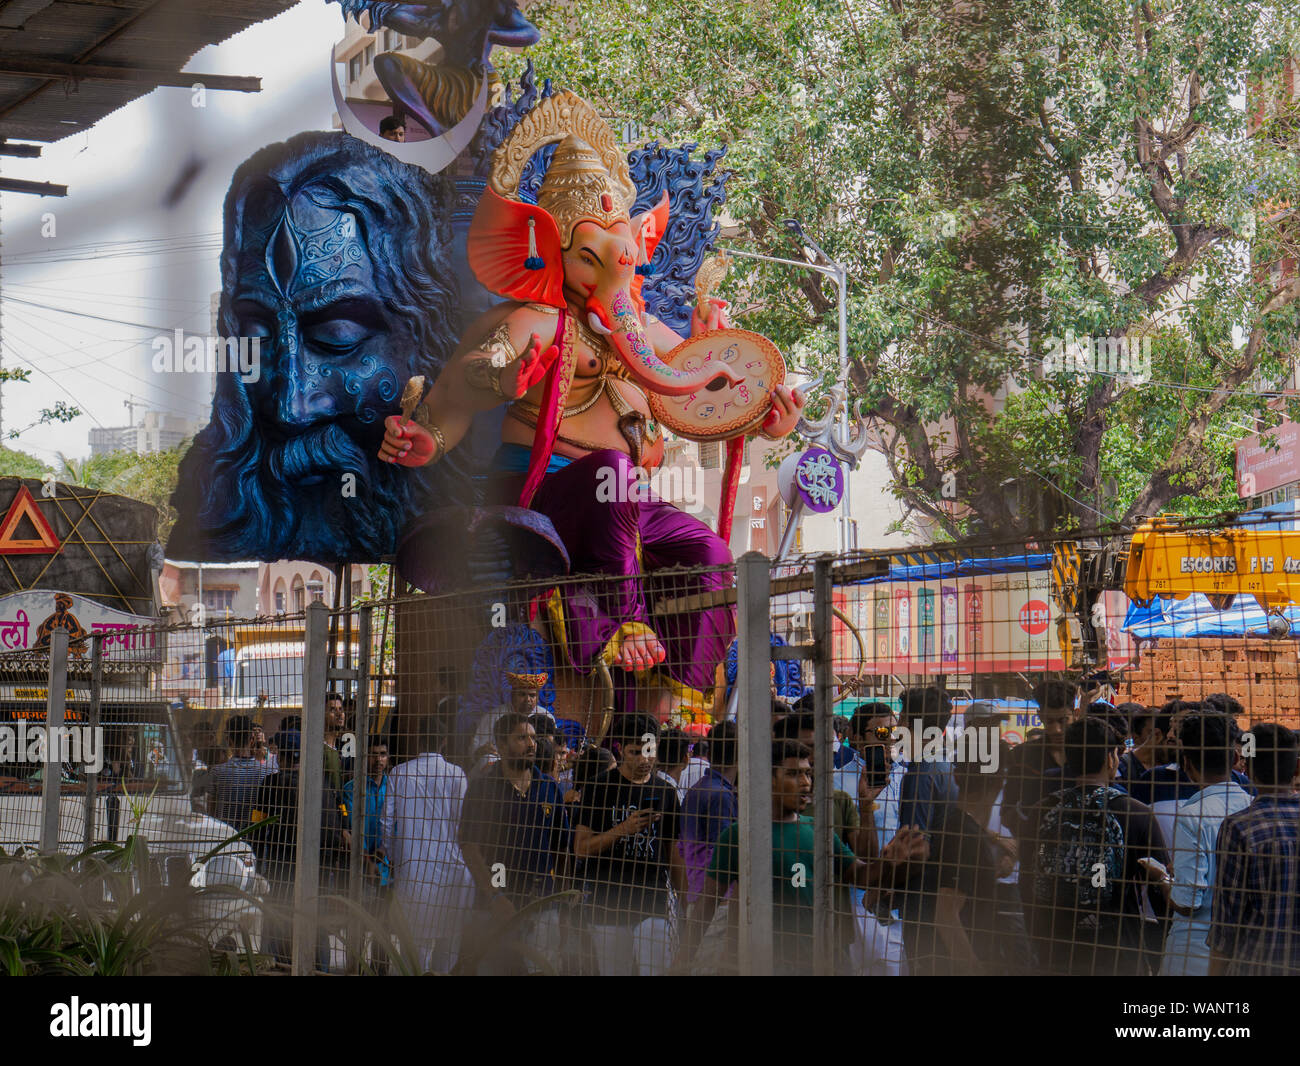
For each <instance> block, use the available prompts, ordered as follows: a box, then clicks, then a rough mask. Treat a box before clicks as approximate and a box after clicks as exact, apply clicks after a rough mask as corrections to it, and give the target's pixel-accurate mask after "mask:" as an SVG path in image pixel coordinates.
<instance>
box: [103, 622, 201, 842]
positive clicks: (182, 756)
mask: <svg viewBox="0 0 1300 1066" xmlns="http://www.w3.org/2000/svg"><path fill="white" fill-rule="evenodd" d="M103 689H104V637H103V635H102V634H96V635H95V636H93V637H91V638H90V714H89V716H88V717H89V719H90V721H89V722H88V723H87V724H88V726H89V727H90V732H91V735H92V736H94V737H95V743H96V746H97V747H98V749H99V752H100V754H101V756H103V755H106V754H107V752H105V751H104V745H103V741H102V739H101V734H100V732H99V717H100V700H101V699H102V698H103ZM177 742H178V743H179V739H178V741H177ZM179 757H180V758H182V759H183V758H184V757H185V756H184V753H182V754H181V755H180V756H179ZM98 810H99V772H98V771H96V770H90V769H87V771H86V824H85V826H84V827H83V828H84V830H85V832H84V834H83V837H82V843H83V844H84V845H85V846H86V847H87V848H89V847H91V846H92V845H93V844H94V843H95V814H96V813H97V812H98ZM113 843H115V844H116V843H117V841H113Z"/></svg>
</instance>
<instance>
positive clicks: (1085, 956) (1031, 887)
mask: <svg viewBox="0 0 1300 1066" xmlns="http://www.w3.org/2000/svg"><path fill="white" fill-rule="evenodd" d="M1120 750H1121V738H1120V736H1119V734H1118V733H1116V732H1115V730H1114V729H1113V728H1111V726H1110V725H1108V724H1107V723H1106V722H1105V721H1103V720H1101V719H1100V718H1084V719H1082V720H1080V721H1077V722H1072V723H1071V724H1070V725H1069V726H1068V727H1067V728H1066V730H1065V773H1066V776H1067V777H1068V778H1070V779H1072V780H1073V781H1074V784H1073V785H1072V786H1071V787H1069V788H1065V789H1062V790H1061V791H1059V792H1056V793H1054V794H1052V795H1051V796H1048V797H1047V798H1046V799H1044V800H1043V801H1042V802H1041V803H1040V804H1039V805H1038V807H1037V817H1036V818H1035V819H1034V820H1033V824H1034V825H1035V829H1034V831H1033V833H1032V835H1031V836H1030V837H1029V839H1027V840H1022V841H1021V842H1020V857H1021V871H1020V884H1021V892H1022V896H1023V897H1024V900H1025V918H1026V924H1027V925H1028V928H1029V934H1030V938H1031V941H1032V942H1033V946H1034V948H1035V950H1036V951H1037V954H1038V957H1039V965H1040V966H1041V967H1042V968H1043V969H1046V970H1049V971H1051V972H1054V973H1069V974H1087V975H1103V974H1134V975H1147V974H1150V973H1151V972H1152V968H1153V963H1154V962H1158V961H1159V957H1160V950H1161V944H1162V943H1163V940H1164V917H1165V914H1166V912H1167V910H1168V907H1167V903H1166V900H1165V898H1164V897H1163V895H1161V894H1159V893H1154V892H1153V893H1150V894H1149V895H1148V892H1147V882H1148V877H1147V873H1146V871H1145V869H1144V867H1143V864H1142V860H1149V859H1154V860H1156V861H1157V862H1159V863H1161V864H1162V865H1163V866H1166V867H1168V865H1169V862H1170V860H1169V855H1168V852H1167V851H1166V850H1165V845H1164V840H1163V838H1162V837H1161V835H1160V829H1159V826H1158V825H1157V823H1156V820H1155V817H1154V815H1153V814H1152V813H1151V808H1149V807H1148V806H1146V804H1144V803H1140V802H1138V801H1137V800H1135V799H1133V798H1132V797H1131V796H1128V795H1125V794H1124V793H1123V792H1121V791H1120V790H1119V789H1117V788H1115V787H1114V780H1115V771H1116V769H1117V768H1118V766H1119V758H1120ZM1144 912H1145V913H1148V914H1154V915H1155V916H1158V917H1157V918H1156V920H1144V917H1143V915H1144Z"/></svg>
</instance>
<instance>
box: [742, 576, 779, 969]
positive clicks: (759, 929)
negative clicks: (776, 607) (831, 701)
mask: <svg viewBox="0 0 1300 1066" xmlns="http://www.w3.org/2000/svg"><path fill="white" fill-rule="evenodd" d="M770 566H771V562H770V560H769V559H768V558H767V556H766V555H763V554H761V553H760V552H746V553H745V554H744V555H743V556H741V558H740V560H739V561H738V562H737V563H736V616H737V629H736V632H737V640H738V641H739V646H738V651H739V655H738V657H737V667H738V668H737V671H736V687H737V689H738V690H739V692H740V705H739V708H738V714H737V723H736V724H737V726H738V732H739V735H738V739H739V741H740V751H739V755H740V890H739V894H738V897H737V898H738V899H739V901H740V972H741V974H743V975H745V976H756V977H767V976H770V975H771V973H772V790H771V780H772V713H771V706H772V691H771V680H770V671H769V669H768V664H769V663H770V661H771V641H770V638H769V636H768V633H769V625H768V610H769V607H768V598H769V596H768V594H769V590H770V584H771V574H770V572H769V567H770Z"/></svg>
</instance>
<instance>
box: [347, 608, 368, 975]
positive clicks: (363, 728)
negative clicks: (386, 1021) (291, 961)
mask: <svg viewBox="0 0 1300 1066" xmlns="http://www.w3.org/2000/svg"><path fill="white" fill-rule="evenodd" d="M373 612H374V608H373V607H362V608H361V612H360V614H361V617H360V618H359V619H358V620H357V643H358V644H359V645H360V647H359V648H358V655H357V663H356V671H357V680H356V686H355V688H354V690H353V691H354V692H355V695H356V720H355V721H354V722H353V723H352V733H353V736H354V737H355V738H356V739H355V742H354V744H353V751H352V827H351V828H352V855H351V861H350V863H349V866H350V869H351V878H350V880H349V882H348V897H349V898H350V899H351V900H352V902H353V903H354V904H356V905H357V906H358V907H360V906H361V905H362V902H363V894H364V889H365V876H366V874H365V847H364V844H365V834H366V807H367V805H368V804H369V802H370V625H371V616H372V614H373ZM351 631H352V626H351V624H349V625H348V632H349V634H350V633H351ZM349 925H350V927H351V929H352V936H351V937H349V938H348V939H349V941H350V942H351V944H352V949H351V950H352V954H353V956H354V958H352V959H350V960H349V964H348V969H349V971H350V970H351V969H352V968H353V967H354V966H356V967H360V965H361V964H362V963H363V962H364V961H365V930H364V929H362V928H361V925H360V922H359V921H358V920H353V921H352V922H350V923H349Z"/></svg>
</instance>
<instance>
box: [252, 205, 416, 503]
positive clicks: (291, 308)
mask: <svg viewBox="0 0 1300 1066" xmlns="http://www.w3.org/2000/svg"><path fill="white" fill-rule="evenodd" d="M250 209H251V211H252V212H256V210H257V206H256V205H250ZM240 264H241V270H240V285H239V286H238V288H237V289H236V291H235V294H234V298H233V300H232V302H231V307H232V309H233V311H234V313H235V321H236V324H237V329H238V335H239V336H241V337H243V336H246V337H249V338H253V337H257V338H259V341H260V344H261V352H262V375H261V377H260V379H259V380H258V381H257V382H255V383H253V384H251V385H249V386H248V391H249V399H250V402H251V403H252V406H253V410H254V412H255V414H256V416H257V417H258V419H259V420H261V421H262V422H263V424H265V425H268V426H276V427H278V429H279V430H280V431H281V433H282V434H283V435H284V436H285V437H286V438H288V437H292V436H294V435H296V434H298V433H304V432H309V431H313V430H318V429H319V428H320V427H321V426H322V425H323V424H325V423H331V422H333V423H338V424H339V425H340V426H341V427H342V428H343V429H344V430H345V431H346V432H347V433H348V435H349V436H351V437H353V438H355V439H357V440H358V441H367V440H369V441H370V442H371V443H375V444H376V446H377V442H378V440H379V438H381V437H382V436H383V428H382V421H383V417H384V416H385V415H387V414H389V413H391V412H392V411H393V408H394V404H395V402H396V401H397V398H398V396H399V395H400V393H401V390H402V386H403V385H404V384H405V380H406V376H409V375H405V376H403V377H402V378H401V379H400V380H399V377H398V373H399V370H398V369H396V368H402V369H406V370H409V369H411V368H412V367H413V365H414V361H415V360H414V356H415V354H416V353H415V352H414V350H413V349H412V348H407V349H406V350H402V348H401V337H400V335H398V334H395V333H394V331H393V328H392V327H393V322H392V320H391V316H390V314H389V312H388V310H387V309H386V308H385V306H384V303H383V301H382V300H381V299H380V297H379V294H378V293H377V291H376V279H375V270H374V266H373V264H372V262H371V258H370V253H369V252H368V251H367V250H366V246H365V245H364V244H363V243H362V241H361V240H360V237H359V234H358V224H357V219H356V217H355V216H354V215H353V214H351V213H349V212H347V211H344V210H340V209H338V208H333V207H322V206H320V205H318V204H316V203H314V202H313V201H312V199H311V195H310V193H309V192H303V193H299V194H298V195H297V196H295V197H294V198H293V200H292V201H291V202H290V203H289V204H287V205H286V206H285V207H284V208H283V209H282V210H281V211H280V212H279V213H278V217H275V216H274V215H273V217H272V220H271V223H270V224H269V225H267V226H263V227H261V228H260V229H257V230H255V231H251V232H249V234H248V241H247V243H246V244H245V246H244V248H243V249H242V251H241V255H240ZM410 339H411V340H412V341H413V340H414V338H410ZM322 473H324V471H315V470H299V471H296V474H297V475H298V476H299V477H301V478H306V479H308V481H307V483H312V481H313V479H317V478H318V477H319V476H320V475H321V474H322Z"/></svg>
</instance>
